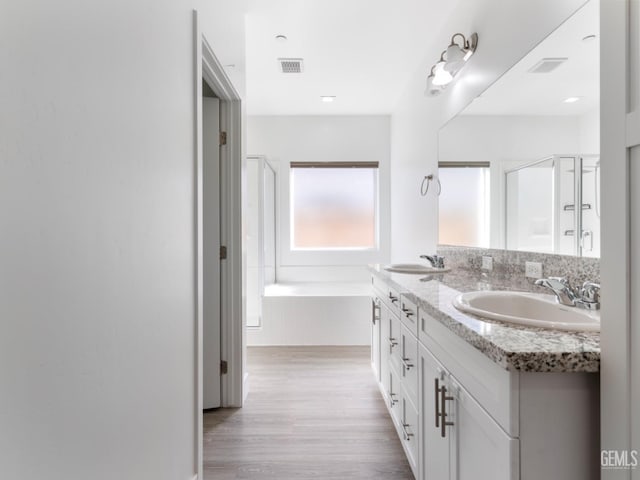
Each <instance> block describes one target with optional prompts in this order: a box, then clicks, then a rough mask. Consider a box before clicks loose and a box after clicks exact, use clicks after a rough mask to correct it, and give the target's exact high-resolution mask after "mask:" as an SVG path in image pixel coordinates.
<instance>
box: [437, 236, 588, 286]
mask: <svg viewBox="0 0 640 480" xmlns="http://www.w3.org/2000/svg"><path fill="white" fill-rule="evenodd" d="M438 254H439V255H442V256H443V257H445V265H446V266H447V267H450V268H453V269H456V270H457V269H461V268H462V269H465V270H471V271H472V272H476V273H481V272H482V257H483V256H489V257H491V258H493V270H492V271H491V272H487V276H488V277H489V278H490V279H491V281H492V282H498V283H501V284H505V285H510V286H511V287H512V288H511V289H513V290H527V291H533V292H539V293H548V292H546V291H545V289H544V288H542V287H536V286H535V285H533V282H532V281H530V280H529V279H527V278H525V276H524V267H525V262H539V263H541V264H542V276H543V277H566V278H567V280H569V283H570V284H571V285H573V286H579V285H582V284H583V283H584V282H586V281H589V282H595V283H600V259H599V258H587V257H575V256H571V255H555V254H550V253H537V252H520V251H516V250H498V249H489V248H472V247H459V246H452V245H439V246H438Z"/></svg>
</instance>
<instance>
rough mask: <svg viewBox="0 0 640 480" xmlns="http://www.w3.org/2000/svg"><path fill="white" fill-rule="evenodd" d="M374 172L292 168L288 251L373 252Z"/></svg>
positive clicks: (374, 223) (375, 182)
mask: <svg viewBox="0 0 640 480" xmlns="http://www.w3.org/2000/svg"><path fill="white" fill-rule="evenodd" d="M377 170H378V169H377V168H352V167H346V168H345V167H339V168H326V167H322V168H291V185H290V188H291V245H292V248H294V249H319V250H327V249H371V248H375V247H376V237H377V233H376V228H377V227H376V223H377V222H376V210H377V191H378V182H377Z"/></svg>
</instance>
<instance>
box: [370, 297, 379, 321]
mask: <svg viewBox="0 0 640 480" xmlns="http://www.w3.org/2000/svg"><path fill="white" fill-rule="evenodd" d="M379 313H380V303H379V300H378V299H377V298H376V299H375V300H374V301H373V309H372V314H371V322H372V323H373V324H374V325H375V324H376V321H378V320H380V315H378V314H379Z"/></svg>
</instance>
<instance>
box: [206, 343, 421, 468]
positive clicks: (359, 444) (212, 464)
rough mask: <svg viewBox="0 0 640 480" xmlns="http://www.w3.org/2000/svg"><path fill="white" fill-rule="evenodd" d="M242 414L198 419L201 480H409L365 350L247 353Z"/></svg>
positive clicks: (216, 414)
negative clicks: (201, 422) (201, 431)
mask: <svg viewBox="0 0 640 480" xmlns="http://www.w3.org/2000/svg"><path fill="white" fill-rule="evenodd" d="M247 364H248V365H247V366H248V371H249V375H250V377H249V385H250V387H249V395H248V397H247V401H246V405H245V407H244V408H241V409H219V410H216V411H210V412H206V413H205V415H204V469H205V479H206V480H231V479H234V480H236V479H266V480H294V479H295V480H303V479H316V480H334V479H335V480H338V479H340V480H346V479H368V480H405V479H406V480H412V479H413V475H412V473H411V469H410V467H409V464H408V463H407V460H406V458H405V456H404V452H403V451H402V446H401V445H400V440H399V439H398V436H397V434H396V432H395V429H394V427H393V424H392V423H391V419H390V418H389V415H388V413H387V410H386V408H385V405H384V402H383V400H382V397H381V395H380V393H379V390H378V387H377V385H376V384H375V381H374V378H373V374H372V373H371V367H370V364H369V348H368V347H251V348H249V349H248V360H247Z"/></svg>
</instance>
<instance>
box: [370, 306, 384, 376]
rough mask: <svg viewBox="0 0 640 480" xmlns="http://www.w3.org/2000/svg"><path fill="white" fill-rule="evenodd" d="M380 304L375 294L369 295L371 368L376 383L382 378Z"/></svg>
mask: <svg viewBox="0 0 640 480" xmlns="http://www.w3.org/2000/svg"><path fill="white" fill-rule="evenodd" d="M380 304H381V300H380V297H378V296H377V295H374V296H372V297H371V369H372V370H373V374H374V375H375V377H376V381H377V382H378V383H380V381H381V380H382V377H381V372H380V355H381V352H380V345H381V344H380V334H381V328H382V320H381V315H380V308H381V307H380Z"/></svg>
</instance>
